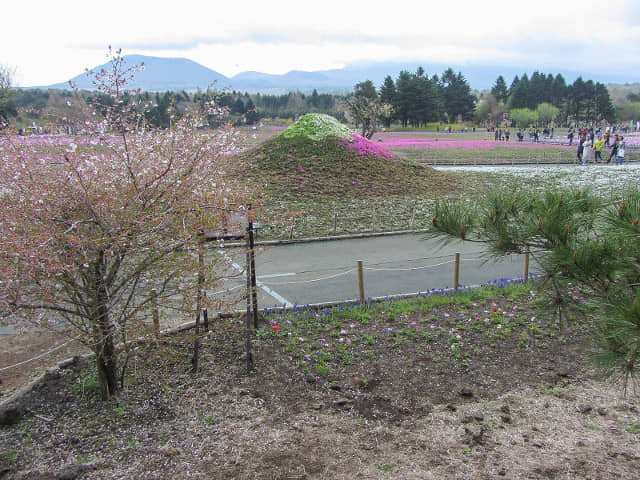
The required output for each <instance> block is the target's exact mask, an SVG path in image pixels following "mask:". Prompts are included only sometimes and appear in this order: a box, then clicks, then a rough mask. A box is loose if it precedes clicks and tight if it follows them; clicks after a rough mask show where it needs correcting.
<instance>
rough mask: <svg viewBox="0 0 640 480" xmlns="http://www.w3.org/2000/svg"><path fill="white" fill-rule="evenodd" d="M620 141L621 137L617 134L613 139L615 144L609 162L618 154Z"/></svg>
mask: <svg viewBox="0 0 640 480" xmlns="http://www.w3.org/2000/svg"><path fill="white" fill-rule="evenodd" d="M619 143H620V138H619V137H618V135H616V136H615V137H614V139H613V145H612V146H611V153H610V154H609V159H608V160H607V163H611V159H612V158H614V157H615V156H616V154H617V153H618V144H619Z"/></svg>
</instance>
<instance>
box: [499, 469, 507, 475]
mask: <svg viewBox="0 0 640 480" xmlns="http://www.w3.org/2000/svg"><path fill="white" fill-rule="evenodd" d="M498 475H500V476H501V477H506V476H507V471H506V470H505V469H504V468H501V469H500V470H498Z"/></svg>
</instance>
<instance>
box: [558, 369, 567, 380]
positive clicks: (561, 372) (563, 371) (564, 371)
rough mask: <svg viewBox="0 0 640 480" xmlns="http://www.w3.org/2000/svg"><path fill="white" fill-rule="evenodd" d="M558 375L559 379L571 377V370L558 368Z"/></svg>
mask: <svg viewBox="0 0 640 480" xmlns="http://www.w3.org/2000/svg"><path fill="white" fill-rule="evenodd" d="M556 375H558V376H559V377H563V378H564V377H568V376H569V370H568V369H567V368H564V367H561V368H558V370H556Z"/></svg>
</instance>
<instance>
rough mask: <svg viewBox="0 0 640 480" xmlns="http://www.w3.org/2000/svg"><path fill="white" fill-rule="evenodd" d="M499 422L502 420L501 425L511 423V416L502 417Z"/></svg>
mask: <svg viewBox="0 0 640 480" xmlns="http://www.w3.org/2000/svg"><path fill="white" fill-rule="evenodd" d="M500 420H502V423H511V415H502V416H500Z"/></svg>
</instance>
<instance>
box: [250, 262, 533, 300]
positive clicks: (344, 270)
mask: <svg viewBox="0 0 640 480" xmlns="http://www.w3.org/2000/svg"><path fill="white" fill-rule="evenodd" d="M478 253H479V252H470V253H468V254H467V255H471V256H467V257H464V258H463V257H462V255H461V254H460V253H456V254H454V255H443V256H438V257H431V258H429V257H425V258H421V259H406V260H404V262H405V263H409V262H412V261H416V260H422V261H425V260H436V259H446V258H449V259H448V260H445V261H441V262H438V263H429V264H428V265H420V266H409V267H405V266H402V267H392V266H383V265H385V264H388V263H389V262H380V263H377V264H372V265H371V266H365V265H364V262H363V261H361V260H358V261H357V262H356V267H355V268H353V267H349V266H341V267H335V268H333V269H331V270H332V271H336V270H339V271H338V272H336V273H334V274H332V275H324V276H320V277H317V278H312V279H304V280H294V281H287V282H271V281H270V280H269V276H264V277H260V276H258V279H259V282H260V284H262V285H265V286H268V287H269V288H275V287H278V286H293V285H304V284H311V283H317V282H326V281H330V280H334V279H336V278H339V277H345V276H347V275H350V274H352V273H354V272H357V280H356V283H355V285H354V287H356V288H357V291H358V292H359V297H360V300H362V301H364V300H365V298H366V294H365V291H366V289H365V284H364V278H365V275H364V272H371V273H373V274H376V273H377V274H379V273H393V272H396V273H403V272H404V273H407V272H417V271H421V270H432V269H438V268H440V267H443V266H447V265H453V267H452V269H451V271H450V272H449V274H450V275H451V277H450V278H451V279H452V285H453V289H454V290H457V289H458V288H460V287H461V282H460V278H461V276H460V274H461V265H462V264H463V263H472V262H479V261H480V262H486V261H487V258H484V257H481V256H477V254H478ZM451 257H453V258H451ZM522 257H523V258H522V265H521V267H520V268H521V270H520V271H521V272H522V276H521V277H519V276H518V279H522V280H524V279H528V278H529V277H530V274H529V253H528V252H527V253H525V254H523V255H522ZM505 258H506V257H505ZM509 258H511V259H513V257H509ZM476 271H477V269H476ZM309 273H314V272H311V271H308V270H306V271H304V272H297V273H295V272H292V273H289V274H288V275H300V274H309ZM316 273H319V271H318V272H316ZM445 275H446V274H445ZM511 280H514V279H511ZM490 281H491V280H490V279H487V280H486V282H490ZM446 288H449V287H448V286H446ZM340 289H341V290H343V291H344V289H343V284H341V286H340ZM387 294H393V295H396V294H397V293H396V292H394V293H391V292H387ZM379 296H380V295H379ZM382 296H384V294H383V295H382ZM329 301H336V299H329ZM295 303H298V304H301V303H307V302H306V301H305V299H296V302H295Z"/></svg>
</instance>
